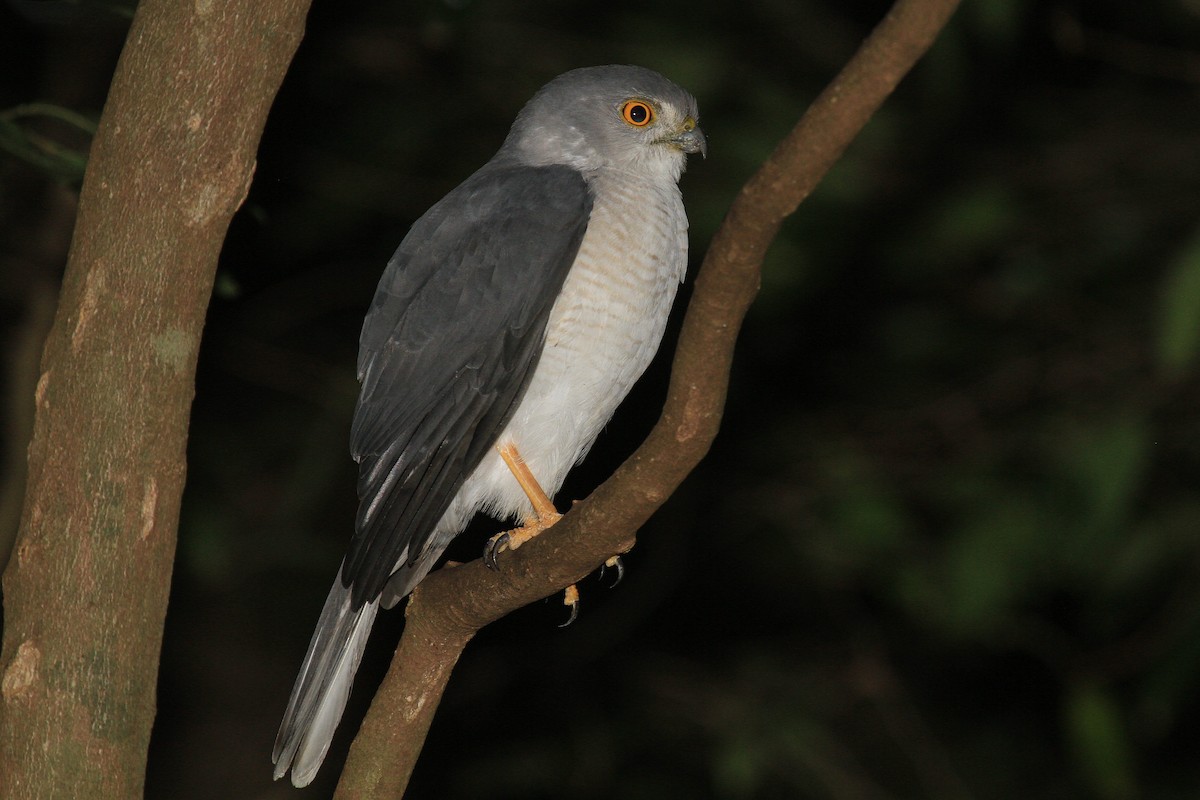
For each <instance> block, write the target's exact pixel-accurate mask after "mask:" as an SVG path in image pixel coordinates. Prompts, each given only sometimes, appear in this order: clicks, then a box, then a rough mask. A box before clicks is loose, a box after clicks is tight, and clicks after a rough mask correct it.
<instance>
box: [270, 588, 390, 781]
mask: <svg viewBox="0 0 1200 800" xmlns="http://www.w3.org/2000/svg"><path fill="white" fill-rule="evenodd" d="M378 609H379V605H378V601H377V600H376V601H372V602H370V603H367V604H366V605H364V606H363V607H362V608H359V609H358V610H357V611H356V610H354V609H353V608H352V603H351V598H350V590H349V589H347V588H346V587H344V586H342V580H341V574H340V573H339V574H338V578H337V580H335V581H334V582H333V588H332V589H331V590H330V591H329V597H328V599H326V600H325V607H324V608H323V609H322V610H321V618H320V620H318V621H317V629H316V631H315V632H314V633H313V638H312V641H311V642H309V645H308V654H307V655H305V656H304V664H303V665H302V666H301V667H300V674H299V675H298V676H297V677H296V685H295V686H294V687H292V697H291V699H290V700H289V701H288V707H287V711H286V712H284V715H283V722H282V724H280V726H279V734H278V735H277V736H276V737H275V749H274V750H273V751H272V753H271V761H272V762H273V763H274V764H275V780H279V779H280V778H282V777H283V776H284V775H285V774H287V771H288V769H289V768H290V769H291V770H292V784H293V785H295V786H307V785H308V784H309V783H311V782H312V779H313V778H314V777H316V774H317V770H318V769H320V767H321V762H322V761H324V760H325V753H326V752H327V751H328V750H329V743H330V742H331V741H332V740H333V732H334V731H335V730H336V729H337V725H338V722H339V720H341V718H342V712H344V711H345V710H346V701H347V700H348V699H349V697H350V687H351V685H352V684H353V683H354V673H355V672H357V671H358V664H359V662H360V661H361V660H362V655H363V649H364V648H365V647H366V645H367V638H368V637H369V635H370V633H371V625H372V623H374V621H375V612H376V611H378Z"/></svg>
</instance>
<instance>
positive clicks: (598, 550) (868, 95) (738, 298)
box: [336, 0, 958, 798]
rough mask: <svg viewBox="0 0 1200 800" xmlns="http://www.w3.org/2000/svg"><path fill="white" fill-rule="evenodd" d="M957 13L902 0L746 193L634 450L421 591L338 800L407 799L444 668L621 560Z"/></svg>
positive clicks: (706, 269) (693, 456)
mask: <svg viewBox="0 0 1200 800" xmlns="http://www.w3.org/2000/svg"><path fill="white" fill-rule="evenodd" d="M957 5H958V0H899V1H898V2H897V3H896V4H895V5H894V6H893V8H892V10H891V11H890V12H889V13H888V15H887V17H885V18H884V20H883V21H882V22H881V23H880V24H879V26H878V27H877V28H876V29H875V31H874V32H873V33H872V34H871V36H870V37H869V38H868V39H867V40H866V42H864V44H863V46H862V47H861V48H860V49H859V51H858V53H856V54H855V56H854V58H853V59H852V60H851V61H850V63H849V64H848V65H847V66H846V68H845V69H844V70H842V72H841V74H839V75H838V77H837V78H836V79H835V80H834V82H833V83H832V84H831V85H830V86H829V87H828V88H827V89H826V90H825V91H824V92H823V93H822V94H821V95H820V97H818V98H817V100H816V101H815V102H814V103H813V104H812V106H811V107H810V108H809V109H808V111H807V112H806V113H805V114H804V116H803V117H802V118H801V120H800V122H799V123H798V124H797V125H796V127H795V128H794V129H793V130H792V131H791V133H790V134H789V135H788V136H787V137H786V138H785V139H784V140H783V141H782V142H781V143H780V144H779V146H778V147H777V148H776V149H775V152H774V153H772V155H771V157H770V158H769V159H768V160H767V162H766V163H765V164H764V165H763V166H762V168H761V169H759V171H758V172H757V173H756V174H755V175H754V176H753V177H752V178H751V179H750V181H749V182H748V183H747V184H746V185H745V186H744V187H743V189H742V191H741V193H740V194H739V195H738V197H737V199H736V200H735V201H734V203H733V205H732V206H731V208H730V210H729V214H728V216H727V217H726V218H725V221H724V223H723V224H722V225H721V228H720V229H719V230H718V231H717V234H716V236H715V237H714V238H713V241H712V244H711V245H710V247H709V250H708V253H707V257H706V258H705V259H704V263H703V265H702V266H701V268H700V272H699V275H698V276H697V278H696V286H695V291H694V293H693V296H692V299H691V302H690V304H689V306H688V310H687V315H686V317H685V318H684V323H683V330H682V332H681V334H680V339H679V345H678V348H677V350H676V353H675V361H674V364H673V367H672V374H671V386H670V390H669V393H668V397H667V401H666V405H665V407H664V409H663V414H662V417H661V418H660V420H659V422H658V423H657V425H656V426H655V427H654V429H653V430H652V431H651V433H650V435H649V436H648V438H647V439H646V441H645V442H644V443H643V444H642V446H641V447H640V448H638V450H637V452H635V453H634V454H633V455H632V456H631V457H630V458H629V459H628V460H627V461H626V462H625V463H624V464H622V465H621V467H620V469H618V470H617V472H616V473H615V474H614V475H613V476H612V477H611V478H610V479H609V480H608V481H606V482H605V483H604V484H603V485H602V486H600V488H598V489H597V490H596V491H595V492H594V493H593V494H592V495H591V496H590V497H588V498H587V499H586V500H584V501H581V502H579V503H577V504H575V506H574V507H573V508H572V509H571V511H570V513H568V514H567V515H566V516H564V517H563V519H562V520H561V521H560V522H559V523H558V524H557V525H555V527H554V529H553V531H552V532H551V533H549V534H548V535H544V536H540V537H538V538H537V539H534V540H532V541H531V542H529V543H528V544H526V545H525V546H523V547H522V548H521V549H520V550H518V551H515V552H509V553H506V554H505V557H504V558H503V560H502V562H501V565H502V571H501V572H499V573H496V572H491V571H489V570H487V569H486V568H484V567H483V566H482V564H481V562H479V561H474V562H471V563H470V564H466V565H462V566H459V567H455V568H453V569H443V570H440V571H439V572H436V573H434V574H432V575H430V576H429V577H428V578H427V579H426V580H425V581H424V582H423V583H422V584H421V585H420V586H418V587H417V590H416V591H415V592H414V593H413V596H412V599H411V600H410V601H409V605H408V610H407V622H406V624H405V631H404V635H403V638H402V639H401V642H400V646H399V648H398V649H397V651H396V655H395V657H394V659H393V661H392V665H391V668H390V669H389V671H388V674H387V676H386V677H385V679H384V681H383V683H382V685H381V686H380V688H379V691H378V693H377V694H376V696H375V700H374V702H373V703H372V705H371V709H370V711H369V712H368V713H367V716H366V718H365V720H364V721H363V725H362V728H361V730H360V731H359V734H358V737H357V738H356V739H355V741H354V744H353V746H352V747H351V750H350V755H349V758H348V760H347V762H346V767H345V770H344V771H343V774H342V778H341V782H340V783H339V785H338V791H337V794H336V797H339V798H382V797H399V796H400V795H402V794H403V792H404V789H405V787H406V786H407V784H408V779H409V776H410V775H411V772H412V768H413V766H414V764H415V762H416V758H417V755H418V754H419V752H420V750H421V746H422V744H423V743H424V740H425V736H426V734H427V733H428V730H429V725H430V722H431V721H432V718H433V714H434V711H435V710H436V708H437V705H438V702H439V701H440V699H441V695H442V692H443V690H444V688H445V685H446V681H447V680H448V679H449V676H450V672H451V670H452V669H453V667H454V665H455V663H457V661H458V658H459V656H460V655H461V653H462V650H463V648H464V647H465V646H466V644H467V642H468V641H470V639H471V637H472V636H473V635H474V634H475V632H476V631H478V630H479V629H480V628H482V627H483V626H484V625H487V624H488V623H490V622H493V621H495V620H497V619H499V618H500V617H502V616H504V615H506V614H508V613H510V612H512V611H514V610H516V609H517V608H520V607H522V606H524V605H526V604H528V603H531V602H533V601H535V600H539V599H541V598H543V597H547V596H549V595H551V594H553V593H555V592H558V591H561V590H562V589H563V588H565V587H566V586H567V585H568V584H571V583H574V582H576V581H578V580H580V579H582V578H583V577H584V576H586V575H587V574H588V573H590V572H592V571H593V570H595V569H596V568H597V567H598V566H599V565H600V564H601V563H603V562H604V560H605V559H607V558H608V557H609V556H611V555H613V554H614V553H620V552H625V551H627V550H629V549H630V548H631V547H632V546H633V543H634V541H635V537H636V535H637V530H638V529H639V528H640V527H641V525H642V524H643V523H644V522H645V521H646V520H647V519H648V518H649V517H650V515H651V514H653V513H654V511H655V510H657V509H658V508H659V506H661V505H662V504H663V503H664V502H665V501H666V498H667V497H669V496H670V495H671V493H672V492H674V491H675V489H676V488H677V487H678V486H679V484H680V483H681V482H682V481H683V479H684V478H685V477H686V476H687V475H688V473H690V472H691V470H692V469H693V468H694V467H695V466H696V464H697V463H699V461H700V459H701V458H703V457H704V455H705V453H707V452H708V449H709V446H710V445H711V443H712V440H713V438H714V437H715V436H716V433H717V428H718V425H719V423H720V418H721V412H722V409H723V407H724V402H725V393H726V387H727V385H728V380H729V370H730V364H731V362H732V356H733V347H734V342H735V340H736V338H737V332H738V330H739V328H740V327H741V323H742V319H743V317H744V316H745V314H746V310H747V309H748V308H749V306H750V303H751V301H752V300H753V299H754V296H755V295H756V294H757V292H758V287H759V274H760V269H761V265H762V260H763V256H764V255H765V253H766V250H767V247H768V246H769V245H770V243H771V241H772V240H773V239H774V238H775V234H776V232H777V231H778V230H779V226H780V224H781V223H782V222H783V220H784V218H786V217H787V216H788V215H790V214H791V213H792V212H793V211H795V210H796V208H797V206H798V205H799V204H800V202H801V201H802V200H803V199H804V198H805V197H807V196H808V194H809V193H810V192H811V191H812V190H813V189H814V188H815V187H816V185H817V183H818V182H819V181H820V180H821V178H822V177H824V175H825V173H826V172H828V170H829V168H830V167H832V166H833V164H834V163H835V162H836V161H837V159H838V158H839V157H840V156H841V154H842V152H843V151H844V150H845V148H846V147H847V146H848V145H849V143H850V142H851V140H852V139H853V138H854V136H855V135H857V133H858V131H859V130H861V129H862V127H863V126H864V125H865V124H866V122H867V120H868V119H869V118H870V117H871V115H872V114H873V113H874V112H875V110H876V109H877V108H878V107H879V106H880V105H881V104H882V103H883V101H884V100H885V99H886V98H887V96H888V95H889V94H891V92H892V90H893V89H894V88H895V87H896V85H897V84H898V83H899V81H900V79H901V78H902V77H903V76H904V75H905V74H906V73H907V72H908V71H909V69H911V68H912V66H913V64H914V63H916V61H917V59H918V58H920V57H921V55H922V54H924V53H925V51H926V50H928V48H929V46H930V45H931V44H932V43H933V40H934V38H935V37H936V36H937V34H938V32H939V31H940V30H941V29H942V27H943V26H944V25H945V24H946V22H947V20H948V19H949V17H950V15H951V14H952V13H953V11H954V9H955V8H956V7H957Z"/></svg>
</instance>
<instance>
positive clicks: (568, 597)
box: [558, 583, 579, 628]
mask: <svg viewBox="0 0 1200 800" xmlns="http://www.w3.org/2000/svg"><path fill="white" fill-rule="evenodd" d="M563 605H564V606H570V607H571V616H569V617H568V618H567V621H566V622H564V623H563V624H562V625H559V626H558V627H560V628H565V627H567V626H568V625H570V624H571V623H572V622H574V621H575V620H576V619H577V618H578V617H579V589H577V588H575V584H573V583H572V584H571V585H570V586H568V587H567V588H566V589H564V590H563Z"/></svg>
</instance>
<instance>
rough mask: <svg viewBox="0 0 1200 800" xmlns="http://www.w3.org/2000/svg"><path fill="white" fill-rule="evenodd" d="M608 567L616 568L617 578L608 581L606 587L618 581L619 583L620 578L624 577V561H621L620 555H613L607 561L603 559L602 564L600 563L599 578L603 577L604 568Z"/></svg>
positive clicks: (610, 586) (612, 585)
mask: <svg viewBox="0 0 1200 800" xmlns="http://www.w3.org/2000/svg"><path fill="white" fill-rule="evenodd" d="M609 567H616V568H617V579H616V580H615V581H613V582H612V583H610V584H609V586H608V588H610V589H611V588H613V587H614V586H616V585H617V584H618V583H620V582H621V579H622V578H624V577H625V563H624V562H623V561H621V557H620V556H613V557H612V558H610V559H609V560H608V561H605V562H604V563H603V564H601V565H600V577H601V578H603V577H604V570H606V569H608V568H609Z"/></svg>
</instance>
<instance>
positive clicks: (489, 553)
mask: <svg viewBox="0 0 1200 800" xmlns="http://www.w3.org/2000/svg"><path fill="white" fill-rule="evenodd" d="M508 540H509V535H508V531H505V532H504V533H497V534H496V535H495V536H493V537H492V538H490V539H488V540H487V544H485V545H484V546H483V565H484V566H485V567H487V568H488V569H490V570H492V571H493V572H499V571H500V565H499V564H497V563H496V554H497V553H499V552H500V549H501V548H502V547H504V546H505V545H507V544H508Z"/></svg>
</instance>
